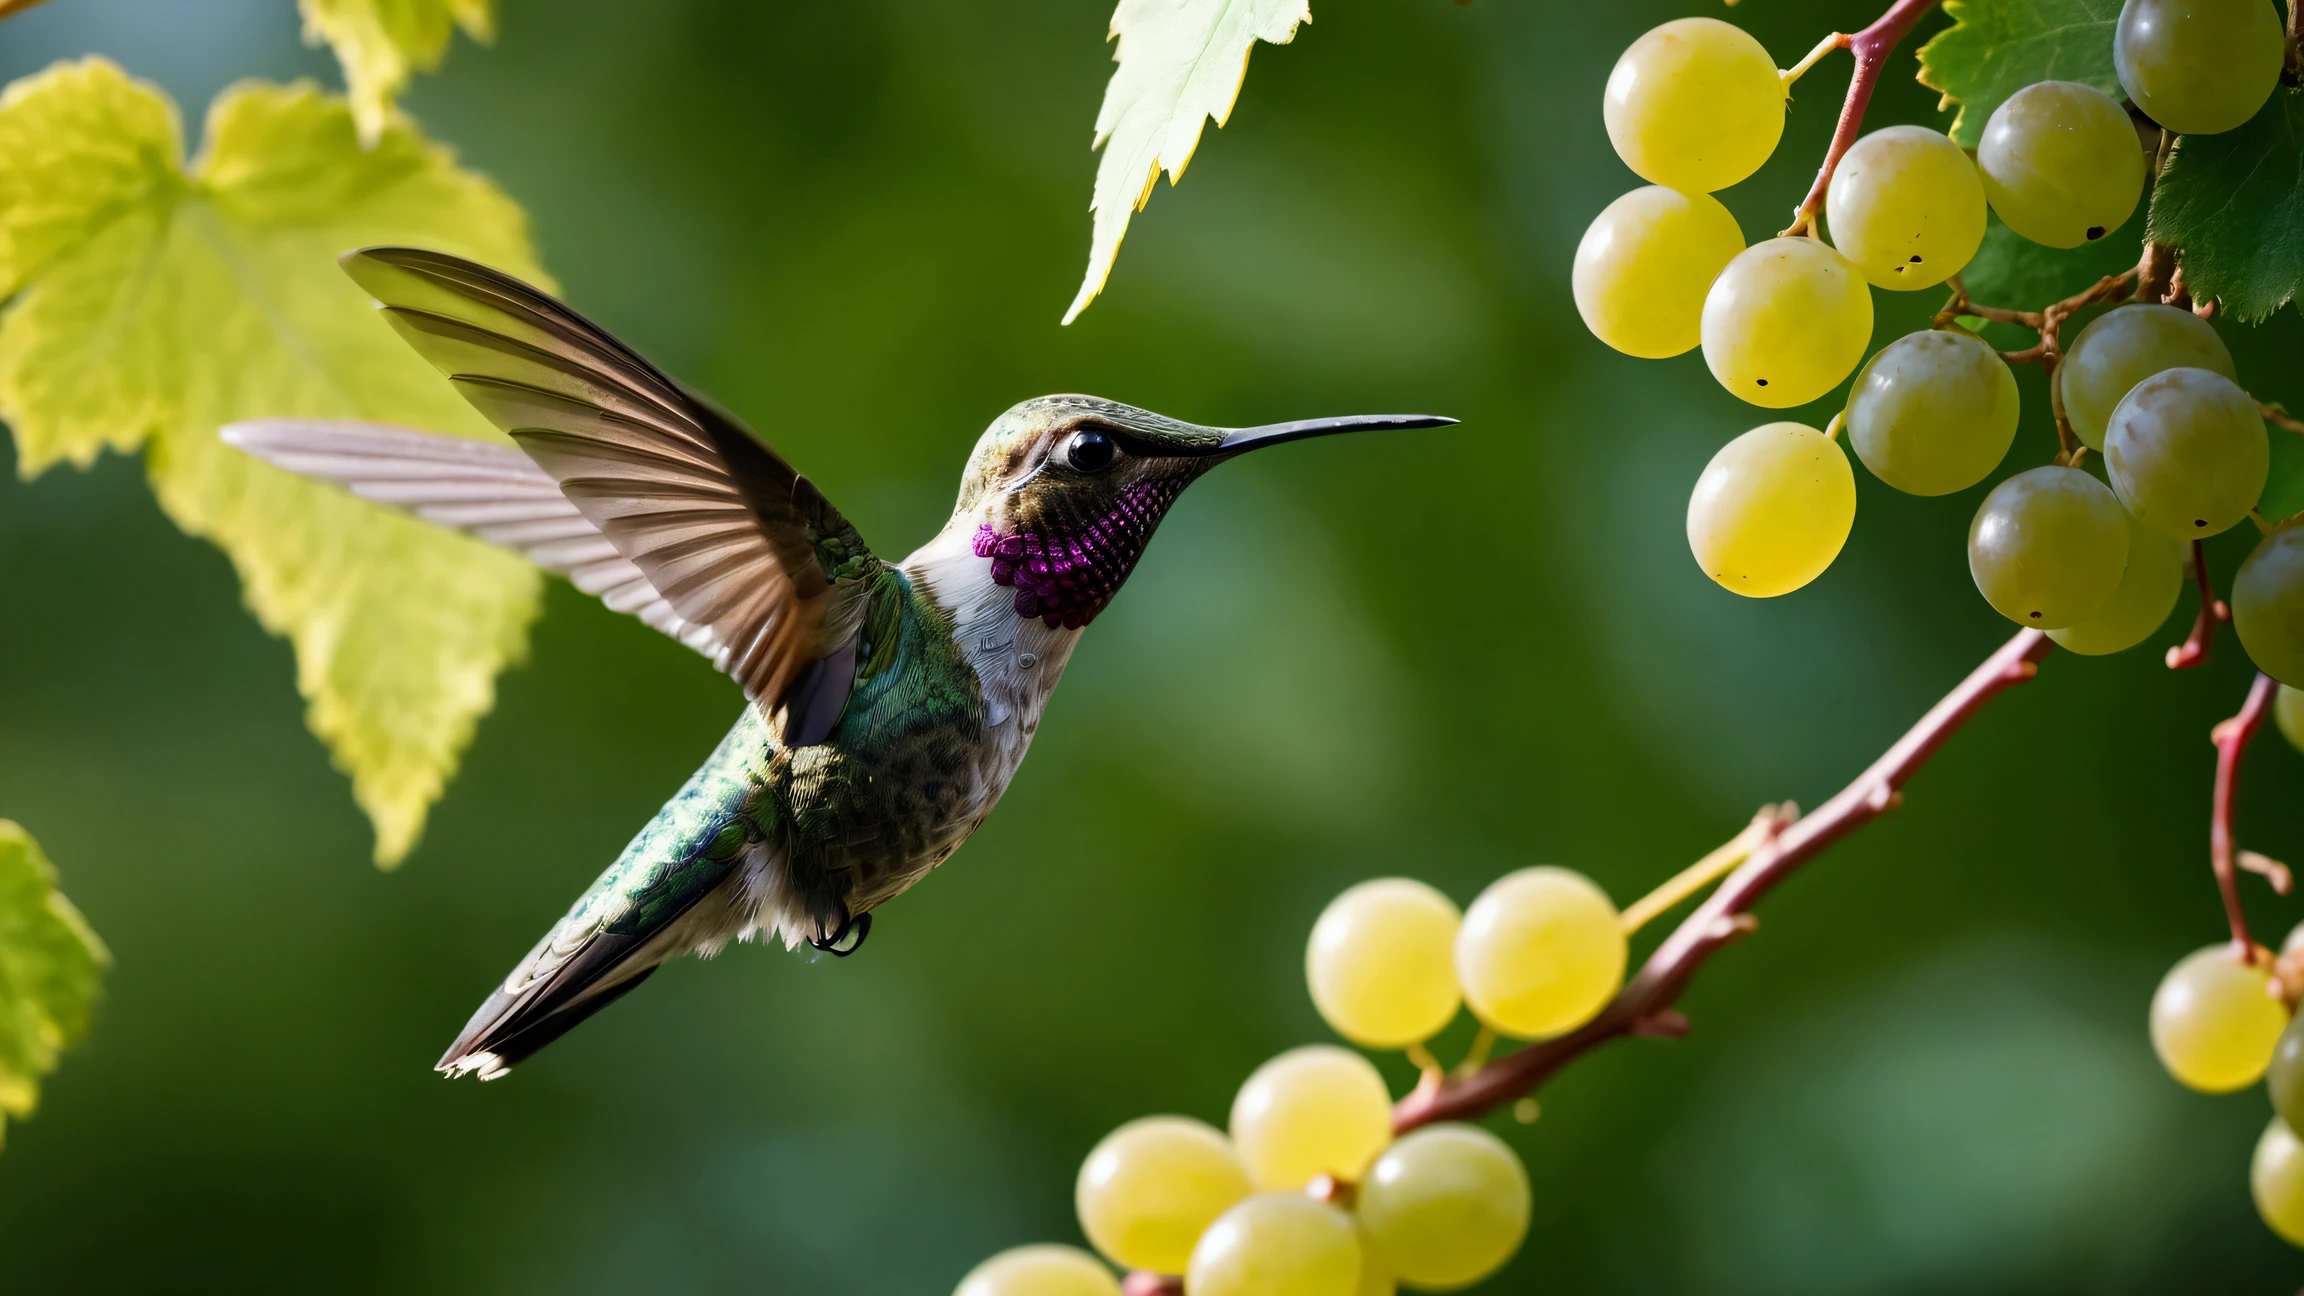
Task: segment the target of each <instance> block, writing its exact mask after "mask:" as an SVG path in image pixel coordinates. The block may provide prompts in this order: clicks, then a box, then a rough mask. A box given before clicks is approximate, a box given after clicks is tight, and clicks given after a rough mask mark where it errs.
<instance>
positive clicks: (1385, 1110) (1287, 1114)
mask: <svg viewBox="0 0 2304 1296" xmlns="http://www.w3.org/2000/svg"><path fill="white" fill-rule="evenodd" d="M1391 1141H1392V1095H1391V1094H1390V1093H1389V1092H1388V1091H1387V1090H1386V1089H1385V1088H1384V1077H1383V1076H1381V1075H1379V1074H1377V1071H1376V1067H1375V1065H1374V1064H1372V1063H1371V1062H1369V1061H1368V1059H1366V1058H1364V1057H1362V1056H1360V1055H1359V1054H1357V1053H1354V1052H1352V1051H1350V1050H1349V1049H1340V1048H1337V1047H1336V1046H1335V1045H1333V1044H1308V1045H1306V1046H1304V1047H1303V1048H1297V1049H1290V1050H1288V1051H1287V1052H1285V1053H1283V1054H1281V1055H1280V1056H1278V1057H1276V1058H1274V1059H1272V1060H1271V1061H1269V1062H1267V1063H1265V1064H1264V1065H1262V1066H1260V1067H1258V1068H1256V1073H1255V1074H1254V1075H1251V1076H1249V1077H1248V1083H1246V1084H1244V1085H1242V1086H1240V1093H1239V1096H1237V1097H1235V1098H1234V1099H1233V1100H1232V1146H1233V1147H1234V1148H1235V1149H1237V1150H1238V1151H1239V1153H1240V1159H1241V1161H1243V1162H1245V1163H1246V1164H1247V1166H1248V1173H1249V1176H1250V1177H1251V1178H1253V1179H1255V1181H1256V1186H1257V1187H1258V1188H1263V1189H1268V1190H1274V1191H1280V1192H1293V1191H1295V1190H1296V1189H1299V1188H1302V1187H1303V1186H1304V1185H1305V1184H1308V1183H1310V1182H1312V1180H1313V1178H1314V1177H1315V1176H1318V1175H1334V1176H1335V1177H1336V1178H1338V1179H1342V1180H1345V1181H1348V1182H1353V1183H1357V1182H1359V1179H1360V1176H1361V1175H1362V1174H1364V1173H1366V1171H1367V1169H1368V1163H1369V1162H1371V1161H1373V1160H1375V1159H1376V1154H1377V1153H1379V1152H1381V1151H1383V1150H1384V1145H1385V1144H1387V1143H1389V1142H1391Z"/></svg>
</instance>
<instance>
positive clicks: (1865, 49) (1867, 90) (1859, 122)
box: [1777, 0, 1936, 238]
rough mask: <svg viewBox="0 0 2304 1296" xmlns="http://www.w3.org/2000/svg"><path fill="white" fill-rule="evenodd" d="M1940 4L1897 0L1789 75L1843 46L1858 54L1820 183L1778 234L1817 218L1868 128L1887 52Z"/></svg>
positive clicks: (1794, 231) (1798, 230) (1804, 227)
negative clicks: (1835, 176) (1837, 172)
mask: <svg viewBox="0 0 2304 1296" xmlns="http://www.w3.org/2000/svg"><path fill="white" fill-rule="evenodd" d="M1935 7H1936V0H1896V3H1894V4H1892V5H1890V6H1888V12H1886V13H1884V14H1881V15H1880V16H1879V17H1878V18H1875V19H1873V20H1872V25H1871V26H1869V27H1866V28H1865V29H1864V30H1862V31H1860V32H1857V33H1856V34H1855V35H1853V36H1842V35H1840V34H1838V33H1834V34H1833V36H1832V37H1831V38H1830V39H1828V40H1826V41H1825V42H1824V43H1823V44H1821V45H1819V46H1817V47H1816V50H1815V52H1814V53H1811V54H1810V55H1809V56H1808V57H1807V58H1806V59H1804V60H1802V61H1801V63H1800V65H1799V66H1798V67H1797V68H1796V69H1793V70H1792V71H1791V72H1790V73H1788V74H1787V79H1786V84H1787V85H1789V84H1790V78H1791V77H1796V76H1798V75H1799V74H1800V73H1801V72H1805V71H1807V70H1808V68H1809V67H1810V66H1811V65H1813V64H1814V63H1815V62H1816V60H1817V59H1819V58H1821V57H1823V56H1824V55H1825V54H1828V53H1830V52H1831V51H1832V50H1835V49H1842V48H1845V49H1847V50H1849V51H1850V52H1852V53H1854V54H1855V56H1856V70H1855V71H1854V72H1853V73H1851V74H1850V75H1849V77H1848V98H1847V99H1846V100H1844V101H1842V103H1841V105H1840V124H1839V125H1837V126H1835V127H1833V129H1832V144H1831V147H1829V148H1827V149H1825V150H1824V165H1823V166H1821V167H1819V168H1817V171H1816V183H1815V184H1813V185H1810V186H1809V187H1808V196H1807V197H1806V198H1803V199H1801V200H1800V206H1799V208H1798V209H1797V210H1795V211H1794V212H1793V213H1792V227H1791V228H1790V229H1787V230H1785V231H1783V232H1782V233H1781V234H1779V235H1778V236H1777V237H1779V238H1790V237H1792V236H1794V235H1798V234H1806V233H1808V232H1809V231H1810V229H1811V228H1812V227H1813V226H1814V225H1815V223H1816V212H1817V210H1818V209H1819V208H1821V207H1823V205H1824V192H1825V190H1827V189H1829V188H1831V186H1832V172H1833V169H1834V168H1836V167H1838V166H1839V165H1840V158H1841V156H1842V155H1843V154H1845V153H1846V152H1847V151H1848V148H1849V146H1850V145H1852V144H1854V143H1855V142H1856V133H1857V132H1858V131H1860V130H1862V129H1863V127H1864V109H1865V108H1866V107H1867V106H1869V105H1870V104H1871V102H1872V89H1873V87H1875V86H1877V85H1879V84H1880V73H1881V70H1882V69H1883V68H1885V67H1887V66H1888V55H1889V54H1890V53H1891V52H1893V51H1894V50H1895V48H1896V46H1897V44H1898V43H1899V42H1901V41H1902V40H1903V39H1904V37H1905V36H1906V35H1908V34H1909V33H1910V32H1911V30H1912V28H1913V26H1914V24H1916V23H1918V22H1919V21H1920V18H1921V16H1922V15H1923V14H1926V13H1927V12H1928V11H1929V10H1931V9H1933V8H1935Z"/></svg>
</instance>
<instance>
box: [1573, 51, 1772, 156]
mask: <svg viewBox="0 0 2304 1296" xmlns="http://www.w3.org/2000/svg"><path fill="white" fill-rule="evenodd" d="M1786 98H1787V96H1786V94H1785V91H1784V82H1783V79H1782V78H1781V77H1780V76H1778V75H1777V72H1776V60H1774V59H1772V58H1770V57H1768V51H1767V50H1765V49H1763V48H1761V46H1760V42H1759V41H1756V40H1754V39H1752V36H1751V34H1750V33H1748V32H1746V31H1745V30H1744V29H1743V28H1741V27H1735V26H1731V25H1730V24H1728V23H1724V22H1721V21H1720V20H1719V19H1717V18H1677V19H1674V20H1673V21H1671V22H1668V23H1665V24H1664V25H1663V26H1661V27H1658V28H1656V29H1655V30H1653V31H1651V32H1649V33H1648V34H1647V35H1645V36H1642V37H1641V38H1640V39H1638V40H1636V41H1634V42H1632V46H1631V48H1630V49H1627V50H1625V51H1624V54H1623V57H1621V58H1619V59H1617V60H1616V68H1615V70H1614V71H1612V72H1610V73H1609V74H1608V89H1607V91H1606V93H1605V95H1604V96H1603V98H1602V99H1601V110H1600V111H1601V116H1602V118H1603V119H1605V120H1606V122H1607V125H1608V142H1609V143H1611V144H1614V145H1615V146H1616V156H1618V157H1620V158H1622V159H1624V165H1626V166H1628V167H1630V168H1632V170H1633V172H1634V173H1635V174H1636V175H1638V176H1639V177H1640V178H1641V179H1643V180H1646V181H1648V182H1649V183H1651V184H1660V185H1669V186H1671V187H1672V188H1674V189H1678V190H1681V191H1682V192H1685V193H1711V192H1712V191H1713V190H1715V189H1725V188H1727V187H1728V186H1730V185H1732V184H1734V183H1736V182H1737V181H1739V180H1742V179H1743V178H1744V177H1746V176H1748V175H1751V174H1752V173H1753V172H1755V171H1757V170H1759V169H1760V164H1761V163H1763V162H1765V161H1767V160H1768V155H1769V154H1771V153H1773V152H1775V151H1776V141H1777V139H1778V138H1780V137H1781V136H1782V135H1783V134H1784V104H1785V100H1786Z"/></svg>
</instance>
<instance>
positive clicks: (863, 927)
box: [808, 913, 872, 958]
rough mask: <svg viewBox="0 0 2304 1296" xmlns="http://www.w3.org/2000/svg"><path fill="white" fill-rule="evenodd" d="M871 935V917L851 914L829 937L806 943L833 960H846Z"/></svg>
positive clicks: (861, 946) (866, 914)
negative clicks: (828, 955)
mask: <svg viewBox="0 0 2304 1296" xmlns="http://www.w3.org/2000/svg"><path fill="white" fill-rule="evenodd" d="M871 934H872V915H871V914H868V913H862V914H851V915H849V917H848V918H847V919H846V920H845V921H843V922H842V923H841V924H840V929H839V930H838V931H835V932H833V933H832V934H831V935H830V936H826V937H822V938H820V939H816V940H811V941H809V942H808V943H809V944H810V945H812V946H814V947H816V948H817V949H820V950H822V951H824V952H825V953H827V954H830V955H831V956H832V957H834V958H846V957H848V956H849V955H851V954H853V953H855V952H856V951H857V950H860V949H862V948H863V947H864V938H865V937H867V936H869V935H871Z"/></svg>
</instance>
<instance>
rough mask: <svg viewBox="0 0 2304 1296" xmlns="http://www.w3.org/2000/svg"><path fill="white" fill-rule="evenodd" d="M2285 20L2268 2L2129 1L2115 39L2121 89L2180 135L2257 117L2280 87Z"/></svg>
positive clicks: (2225, 128)
mask: <svg viewBox="0 0 2304 1296" xmlns="http://www.w3.org/2000/svg"><path fill="white" fill-rule="evenodd" d="M2284 53H2285V45H2284V43H2283V41H2282V39H2281V33H2280V20H2279V19H2278V18H2277V17H2275V16H2274V15H2273V10H2272V6H2271V5H2270V4H2267V3H2265V0H2128V2H2127V3H2126V4H2124V5H2122V6H2120V25H2119V26H2118V27H2115V28H2114V29H2113V34H2112V66H2113V67H2114V68H2116V69H2118V71H2119V73H2120V88H2121V89H2123V90H2125V91H2127V92H2128V98H2129V101H2130V102H2132V103H2134V104H2135V105H2136V106H2137V107H2138V108H2140V109H2142V110H2143V112H2144V115H2145V116H2147V117H2150V118H2151V119H2152V120H2154V121H2156V122H2158V123H2160V124H2161V125H2162V126H2165V127H2167V128H2168V129H2169V130H2172V131H2174V132H2176V133H2177V134H2179V135H2215V134H2218V133H2220V132H2223V131H2228V130H2231V129H2232V128H2233V127H2235V126H2238V125H2240V124H2241V123H2242V122H2245V121H2247V120H2248V119H2249V118H2251V117H2253V116H2255V115H2256V110H2257V109H2259V108H2262V107H2263V106H2264V101H2265V100H2267V99H2269V98H2271V97H2272V87H2274V86H2275V85H2278V84H2279V82H2280V61H2281V58H2282V57H2283V55H2284Z"/></svg>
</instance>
